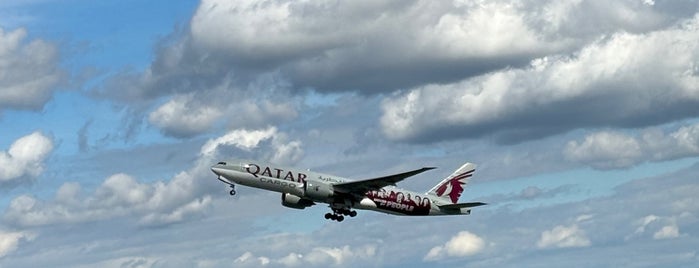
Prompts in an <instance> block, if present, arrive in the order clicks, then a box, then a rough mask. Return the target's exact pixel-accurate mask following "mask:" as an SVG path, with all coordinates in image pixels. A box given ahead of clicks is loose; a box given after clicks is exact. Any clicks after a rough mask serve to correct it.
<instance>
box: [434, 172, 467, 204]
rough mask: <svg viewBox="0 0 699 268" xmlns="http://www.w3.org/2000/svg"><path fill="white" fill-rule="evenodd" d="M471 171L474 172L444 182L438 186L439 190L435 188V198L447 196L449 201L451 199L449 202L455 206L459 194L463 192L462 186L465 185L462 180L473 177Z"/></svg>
mask: <svg viewBox="0 0 699 268" xmlns="http://www.w3.org/2000/svg"><path fill="white" fill-rule="evenodd" d="M473 171H474V170H470V171H467V172H464V173H461V174H459V175H456V176H454V177H453V178H451V179H449V180H448V181H446V182H444V183H443V184H442V185H440V186H439V188H437V192H436V193H437V196H439V197H441V196H444V195H445V194H446V195H448V196H449V199H451V202H452V203H453V204H456V202H457V201H459V197H461V193H462V192H463V191H464V187H463V185H464V184H466V183H465V182H464V181H463V180H464V179H466V178H469V177H471V176H472V175H473V174H472V173H473Z"/></svg>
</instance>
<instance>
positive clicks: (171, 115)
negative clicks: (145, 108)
mask: <svg viewBox="0 0 699 268" xmlns="http://www.w3.org/2000/svg"><path fill="white" fill-rule="evenodd" d="M192 106H194V105H193V104H192V95H185V96H176V97H174V98H172V99H171V100H169V101H168V102H167V103H165V104H163V105H162V106H160V107H158V108H157V109H156V110H155V111H153V112H151V113H150V115H149V116H148V121H149V122H150V123H151V124H153V125H155V126H157V127H159V128H160V129H162V130H163V132H164V133H168V134H171V135H173V136H176V137H187V136H192V135H194V134H197V133H202V132H205V131H207V130H209V129H210V128H211V126H212V125H213V124H214V122H216V120H218V119H219V118H221V116H222V115H223V112H222V111H221V110H220V108H219V107H216V106H211V105H204V106H194V107H192Z"/></svg>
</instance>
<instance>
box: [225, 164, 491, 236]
mask: <svg viewBox="0 0 699 268" xmlns="http://www.w3.org/2000/svg"><path fill="white" fill-rule="evenodd" d="M430 169H434V168H433V167H423V168H421V169H416V170H413V171H408V172H404V173H399V174H394V175H388V176H384V177H379V178H372V179H366V180H356V181H352V180H349V179H346V178H342V177H338V176H333V175H328V174H322V173H317V172H311V171H301V170H296V169H292V168H287V167H281V166H277V165H272V164H268V163H263V162H259V161H252V160H228V161H222V162H218V164H216V165H214V166H213V167H211V171H213V172H214V173H215V174H216V175H218V179H219V180H220V181H222V182H224V183H226V184H228V185H230V187H231V191H230V194H231V195H235V194H236V192H235V184H236V183H238V184H242V185H245V186H250V187H255V188H261V189H265V190H269V191H275V192H280V193H281V194H282V205H283V206H285V207H290V208H295V209H304V208H306V207H310V206H312V205H315V204H316V203H326V204H328V205H329V207H330V209H331V210H332V212H333V213H327V214H325V218H326V219H330V220H335V221H338V222H341V221H343V220H344V219H345V217H344V216H350V217H354V216H357V211H355V210H353V209H365V210H374V211H378V212H383V213H390V214H396V215H409V216H433V215H469V214H470V213H471V208H472V207H477V206H482V205H485V203H482V202H471V203H458V200H459V197H460V196H461V193H462V192H463V191H464V187H465V186H466V184H467V183H468V181H469V179H470V178H471V176H473V172H474V171H475V170H476V165H474V164H472V163H466V164H464V165H462V166H461V167H460V168H458V169H457V170H456V171H454V173H452V174H451V175H449V176H448V177H446V178H445V179H444V180H442V181H441V182H440V183H439V184H437V185H435V186H434V187H432V189H430V190H429V191H428V192H426V193H416V192H412V191H408V190H404V189H400V188H397V187H395V185H396V183H398V182H400V181H402V180H404V179H406V178H408V177H410V176H414V175H417V174H420V173H422V172H425V171H428V170H430Z"/></svg>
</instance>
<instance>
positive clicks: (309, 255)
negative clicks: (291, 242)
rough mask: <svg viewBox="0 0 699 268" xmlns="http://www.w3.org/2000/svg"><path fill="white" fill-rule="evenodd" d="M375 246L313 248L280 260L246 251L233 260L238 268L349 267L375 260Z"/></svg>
mask: <svg viewBox="0 0 699 268" xmlns="http://www.w3.org/2000/svg"><path fill="white" fill-rule="evenodd" d="M375 256H376V246H375V245H363V246H356V247H352V246H349V245H345V246H342V247H314V248H311V249H310V250H309V251H308V252H305V253H304V254H301V253H295V252H291V253H289V254H288V255H286V256H283V257H280V258H269V257H263V256H260V257H256V256H255V255H254V254H253V253H252V252H250V251H246V252H245V253H243V255H241V256H239V257H238V258H236V259H235V261H234V263H235V264H236V265H238V266H245V267H256V266H267V265H271V266H274V267H276V266H285V267H300V266H311V267H327V266H351V264H352V263H356V262H358V261H367V260H371V259H373V258H375Z"/></svg>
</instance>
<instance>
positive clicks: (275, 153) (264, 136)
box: [200, 127, 303, 164]
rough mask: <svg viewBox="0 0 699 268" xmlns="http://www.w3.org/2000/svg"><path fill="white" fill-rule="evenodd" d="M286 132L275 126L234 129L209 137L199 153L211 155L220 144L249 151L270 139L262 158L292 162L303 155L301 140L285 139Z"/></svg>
mask: <svg viewBox="0 0 699 268" xmlns="http://www.w3.org/2000/svg"><path fill="white" fill-rule="evenodd" d="M287 140H288V138H287V136H286V134H284V133H282V132H278V131H277V128H275V127H268V128H266V129H260V130H245V129H240V130H234V131H231V132H229V133H227V134H226V135H223V136H221V137H218V138H216V139H211V140H209V141H207V142H206V144H204V146H202V148H201V152H200V154H201V155H204V156H206V155H211V154H212V153H214V152H216V150H217V149H218V148H219V147H221V146H233V147H235V148H237V149H240V150H244V151H247V152H250V151H251V149H253V148H256V147H258V146H259V145H260V144H261V143H262V142H265V141H270V142H271V144H270V145H271V147H272V149H271V150H266V151H267V152H265V153H264V155H263V156H258V158H259V157H262V158H263V159H264V160H267V161H270V162H272V163H277V164H293V163H295V162H297V161H299V160H300V159H301V157H302V156H303V149H302V147H301V142H300V141H298V140H294V141H287Z"/></svg>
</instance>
